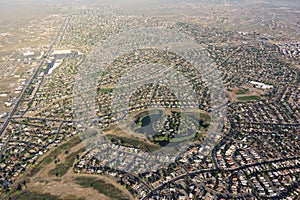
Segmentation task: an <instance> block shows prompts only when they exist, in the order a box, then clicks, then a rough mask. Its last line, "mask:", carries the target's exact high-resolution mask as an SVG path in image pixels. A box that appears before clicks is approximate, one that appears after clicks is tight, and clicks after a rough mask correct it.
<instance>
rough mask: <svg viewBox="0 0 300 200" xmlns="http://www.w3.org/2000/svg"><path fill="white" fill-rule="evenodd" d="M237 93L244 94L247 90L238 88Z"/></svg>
mask: <svg viewBox="0 0 300 200" xmlns="http://www.w3.org/2000/svg"><path fill="white" fill-rule="evenodd" d="M235 94H236V95H243V94H246V91H245V90H241V89H240V90H238V91H237V92H236V93H235Z"/></svg>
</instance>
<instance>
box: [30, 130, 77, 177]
mask: <svg viewBox="0 0 300 200" xmlns="http://www.w3.org/2000/svg"><path fill="white" fill-rule="evenodd" d="M80 142H81V139H80V138H79V137H78V136H77V137H74V138H72V139H71V140H70V141H68V142H66V143H64V144H62V145H60V146H59V147H57V148H55V150H54V151H52V152H51V153H50V154H49V155H48V156H46V157H45V158H44V159H42V160H41V161H40V162H39V163H38V164H37V165H36V166H34V168H33V169H32V170H31V172H30V176H34V175H35V174H36V173H38V172H39V171H40V170H41V169H42V168H43V167H44V166H45V165H47V164H49V163H51V162H53V161H54V160H55V157H56V156H58V155H59V154H61V153H63V152H64V151H66V150H70V149H71V148H72V147H74V146H76V145H77V144H79V143H80Z"/></svg>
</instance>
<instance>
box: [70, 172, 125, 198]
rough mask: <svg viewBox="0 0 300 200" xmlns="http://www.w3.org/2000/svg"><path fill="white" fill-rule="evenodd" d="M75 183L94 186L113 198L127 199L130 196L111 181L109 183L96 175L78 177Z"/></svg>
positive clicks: (87, 186) (89, 186)
mask: <svg viewBox="0 0 300 200" xmlns="http://www.w3.org/2000/svg"><path fill="white" fill-rule="evenodd" d="M74 181H75V183H77V184H78V185H81V186H82V187H85V188H93V189H95V190H97V191H98V192H99V193H101V194H104V195H106V196H108V197H110V198H111V199H120V200H127V199H129V197H126V196H124V194H123V192H122V191H121V190H119V189H118V188H116V187H115V186H114V185H112V184H111V183H107V182H105V181H103V180H99V179H97V178H94V177H76V178H74Z"/></svg>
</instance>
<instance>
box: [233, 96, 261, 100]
mask: <svg viewBox="0 0 300 200" xmlns="http://www.w3.org/2000/svg"><path fill="white" fill-rule="evenodd" d="M238 100H239V101H255V100H260V97H258V96H245V97H238Z"/></svg>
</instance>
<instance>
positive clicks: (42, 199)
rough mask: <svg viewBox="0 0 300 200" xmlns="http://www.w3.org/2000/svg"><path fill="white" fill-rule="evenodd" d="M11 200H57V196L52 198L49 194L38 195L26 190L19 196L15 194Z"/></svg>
mask: <svg viewBox="0 0 300 200" xmlns="http://www.w3.org/2000/svg"><path fill="white" fill-rule="evenodd" d="M11 199H18V200H28V199H30V200H58V199H59V198H58V197H57V196H53V195H50V194H40V193H36V192H31V191H28V190H25V191H23V192H21V193H20V194H16V195H14V196H13V197H11Z"/></svg>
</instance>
